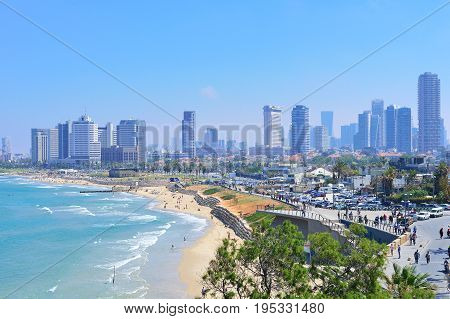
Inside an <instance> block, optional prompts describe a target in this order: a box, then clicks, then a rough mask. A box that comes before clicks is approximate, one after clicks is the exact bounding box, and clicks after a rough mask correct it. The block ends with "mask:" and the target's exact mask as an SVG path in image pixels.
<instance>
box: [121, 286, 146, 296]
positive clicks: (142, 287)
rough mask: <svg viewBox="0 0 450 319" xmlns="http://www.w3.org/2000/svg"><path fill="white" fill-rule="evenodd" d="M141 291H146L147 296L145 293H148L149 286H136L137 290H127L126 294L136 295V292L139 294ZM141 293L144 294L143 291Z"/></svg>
mask: <svg viewBox="0 0 450 319" xmlns="http://www.w3.org/2000/svg"><path fill="white" fill-rule="evenodd" d="M141 291H143V292H145V294H144V296H145V295H146V294H147V291H148V287H146V286H141V287H138V288H136V289H135V290H132V291H127V292H125V294H126V295H134V294H137V293H138V292H141ZM141 294H142V293H141Z"/></svg>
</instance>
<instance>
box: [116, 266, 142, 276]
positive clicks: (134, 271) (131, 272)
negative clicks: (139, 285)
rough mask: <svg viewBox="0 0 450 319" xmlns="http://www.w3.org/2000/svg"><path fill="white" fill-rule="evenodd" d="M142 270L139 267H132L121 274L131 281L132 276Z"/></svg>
mask: <svg viewBox="0 0 450 319" xmlns="http://www.w3.org/2000/svg"><path fill="white" fill-rule="evenodd" d="M140 270H141V267H139V266H136V267H130V268H128V269H127V270H122V271H121V274H123V275H125V276H126V277H127V278H128V279H131V276H132V275H133V274H134V273H136V272H138V271H140Z"/></svg>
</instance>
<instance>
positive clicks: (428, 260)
mask: <svg viewBox="0 0 450 319" xmlns="http://www.w3.org/2000/svg"><path fill="white" fill-rule="evenodd" d="M425 259H426V260H427V264H429V263H430V259H431V256H430V251H427V254H426V255H425Z"/></svg>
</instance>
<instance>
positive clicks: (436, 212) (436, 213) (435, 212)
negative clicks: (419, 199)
mask: <svg viewBox="0 0 450 319" xmlns="http://www.w3.org/2000/svg"><path fill="white" fill-rule="evenodd" d="M442 216H444V209H443V208H442V207H439V208H438V207H435V208H432V209H431V212H430V217H431V218H437V217H442Z"/></svg>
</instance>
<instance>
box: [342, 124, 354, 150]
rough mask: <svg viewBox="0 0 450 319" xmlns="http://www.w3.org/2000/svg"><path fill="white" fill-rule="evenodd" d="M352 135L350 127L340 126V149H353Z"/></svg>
mask: <svg viewBox="0 0 450 319" xmlns="http://www.w3.org/2000/svg"><path fill="white" fill-rule="evenodd" d="M353 135H355V134H354V133H353V132H352V127H351V126H350V125H342V126H341V147H348V148H352V147H353Z"/></svg>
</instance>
